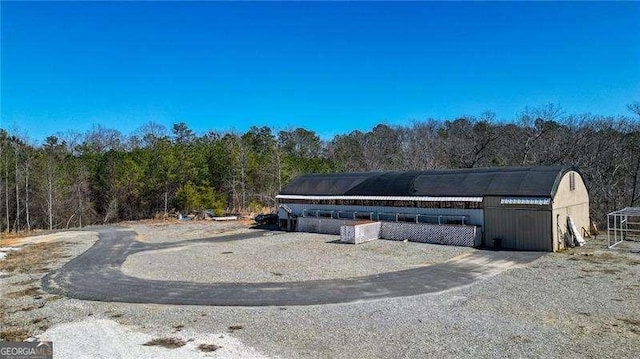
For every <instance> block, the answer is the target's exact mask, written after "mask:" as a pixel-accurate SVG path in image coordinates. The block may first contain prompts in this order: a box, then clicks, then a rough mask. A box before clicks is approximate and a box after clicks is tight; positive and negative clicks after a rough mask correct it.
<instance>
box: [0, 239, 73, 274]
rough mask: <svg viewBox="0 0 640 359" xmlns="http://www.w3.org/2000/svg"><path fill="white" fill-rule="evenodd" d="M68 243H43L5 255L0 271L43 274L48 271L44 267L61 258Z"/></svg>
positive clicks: (0, 264)
mask: <svg viewBox="0 0 640 359" xmlns="http://www.w3.org/2000/svg"><path fill="white" fill-rule="evenodd" d="M66 244H68V242H45V243H36V244H33V245H29V246H26V247H24V248H21V249H20V250H17V251H11V252H9V253H7V256H6V257H5V258H4V260H2V261H0V271H4V272H9V273H11V272H18V273H43V272H45V271H49V269H48V268H46V267H45V265H47V264H49V263H51V262H53V261H54V260H56V259H57V258H59V257H60V256H62V250H63V247H64V246H65V245H66Z"/></svg>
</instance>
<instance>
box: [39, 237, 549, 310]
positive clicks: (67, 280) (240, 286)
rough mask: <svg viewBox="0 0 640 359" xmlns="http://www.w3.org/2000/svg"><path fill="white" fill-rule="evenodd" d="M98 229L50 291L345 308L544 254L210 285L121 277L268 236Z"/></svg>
mask: <svg viewBox="0 0 640 359" xmlns="http://www.w3.org/2000/svg"><path fill="white" fill-rule="evenodd" d="M97 231H98V233H99V236H100V239H99V240H98V241H97V242H96V243H95V244H94V245H93V247H91V248H90V249H89V250H87V251H86V252H84V253H83V254H81V255H80V256H78V257H76V258H75V259H73V260H71V261H70V262H69V263H67V264H66V265H64V266H63V267H62V268H60V269H59V270H57V271H54V272H51V273H49V274H47V275H46V276H45V277H44V278H43V279H42V284H43V288H44V289H45V290H47V291H49V292H52V293H56V294H61V295H64V296H68V297H72V298H78V299H85V300H97V301H108V302H127V303H157V304H184V305H224V306H286V305H314V304H329V303H345V302H354V301H360V300H371V299H379V298H392V297H403V296H411V295H418V294H425V293H437V292H441V291H444V290H449V289H453V288H457V287H462V286H466V285H470V284H472V283H474V282H476V281H478V280H480V279H483V278H486V277H489V276H491V275H494V274H497V273H499V272H501V271H503V270H506V269H508V268H511V267H513V266H515V265H519V264H525V263H528V262H531V261H533V260H535V259H537V258H539V257H540V256H541V255H543V253H538V252H489V251H478V252H474V253H472V254H470V255H466V256H463V257H458V258H456V259H454V260H452V261H448V262H444V263H440V264H437V265H432V266H426V267H419V268H413V269H409V270H403V271H398V272H389V273H382V274H377V275H370V276H365V277H358V278H348V279H333V280H313V281H304V282H287V283H211V284H209V283H193V282H184V281H162V280H148V279H141V278H135V277H131V276H127V275H125V274H123V273H122V271H121V270H120V267H121V266H122V264H123V263H124V261H125V260H126V258H127V256H129V255H131V254H134V253H138V252H142V251H149V250H158V249H165V248H172V247H179V246H182V245H185V244H190V243H196V242H200V243H202V242H204V243H206V242H211V243H216V242H224V241H239V240H245V239H250V238H256V237H259V236H262V235H264V234H265V233H267V231H260V232H253V233H243V234H234V235H227V236H220V237H214V238H205V239H197V240H190V241H181V242H177V243H159V244H152V243H145V242H139V241H136V240H135V235H136V233H135V232H133V231H128V230H123V229H118V228H113V227H112V228H100V229H97ZM274 235H277V234H274Z"/></svg>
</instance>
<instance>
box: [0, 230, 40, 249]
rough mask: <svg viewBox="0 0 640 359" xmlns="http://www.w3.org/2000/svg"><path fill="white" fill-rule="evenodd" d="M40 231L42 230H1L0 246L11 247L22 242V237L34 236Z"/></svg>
mask: <svg viewBox="0 0 640 359" xmlns="http://www.w3.org/2000/svg"><path fill="white" fill-rule="evenodd" d="M42 232H43V231H41V230H35V231H30V232H29V231H24V232H17V233H15V232H11V233H6V232H2V234H0V247H12V246H16V245H20V244H21V243H22V242H23V239H25V238H27V237H32V236H35V235H37V234H40V233H42Z"/></svg>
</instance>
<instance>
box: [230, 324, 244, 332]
mask: <svg viewBox="0 0 640 359" xmlns="http://www.w3.org/2000/svg"><path fill="white" fill-rule="evenodd" d="M240 329H244V327H243V326H242V325H232V326H230V327H229V331H230V332H232V333H233V332H234V331H236V330H240Z"/></svg>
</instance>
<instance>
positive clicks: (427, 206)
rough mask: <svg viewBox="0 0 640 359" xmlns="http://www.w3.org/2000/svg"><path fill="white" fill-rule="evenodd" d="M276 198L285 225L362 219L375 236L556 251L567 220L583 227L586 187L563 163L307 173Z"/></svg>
mask: <svg viewBox="0 0 640 359" xmlns="http://www.w3.org/2000/svg"><path fill="white" fill-rule="evenodd" d="M277 200H278V204H279V206H278V217H279V219H280V225H281V226H282V227H286V228H288V229H289V230H298V231H310V232H320V233H333V234H337V233H340V226H341V225H344V224H345V223H348V222H349V221H354V220H368V221H375V222H380V223H381V224H382V230H381V234H380V237H381V238H387V239H404V237H406V239H409V240H416V241H422V242H430V243H443V244H454V245H469V246H475V247H480V246H482V247H493V246H494V244H497V243H498V242H499V243H500V245H501V248H504V249H512V250H533V251H557V250H559V249H562V248H563V247H564V243H565V241H564V238H565V236H566V235H567V232H568V231H569V228H570V222H569V221H570V220H571V221H573V223H574V224H575V227H577V228H578V229H579V230H580V231H582V230H585V231H586V229H587V228H589V194H588V192H587V188H586V186H585V184H584V181H583V179H582V176H581V175H580V173H579V172H578V171H577V170H576V169H575V168H574V167H567V166H564V167H561V166H557V167H501V168H473V169H457V170H432V171H409V172H367V173H335V174H308V175H302V176H299V177H297V178H295V179H294V180H292V181H291V183H289V184H288V185H287V186H286V187H285V188H284V189H283V190H282V191H281V192H280V194H279V195H278V196H277ZM470 229H473V230H472V231H470ZM403 236H404V237H403ZM463 237H464V238H463ZM467 237H471V238H467ZM495 239H498V241H496V240H495Z"/></svg>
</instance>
